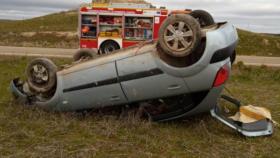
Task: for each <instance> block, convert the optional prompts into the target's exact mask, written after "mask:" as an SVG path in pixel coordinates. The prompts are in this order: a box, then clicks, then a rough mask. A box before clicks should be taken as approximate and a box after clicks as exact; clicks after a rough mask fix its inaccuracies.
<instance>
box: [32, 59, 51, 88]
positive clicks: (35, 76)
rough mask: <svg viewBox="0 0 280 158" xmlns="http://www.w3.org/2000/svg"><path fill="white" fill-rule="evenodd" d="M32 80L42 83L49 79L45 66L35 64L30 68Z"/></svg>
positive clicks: (38, 83)
mask: <svg viewBox="0 0 280 158" xmlns="http://www.w3.org/2000/svg"><path fill="white" fill-rule="evenodd" d="M31 75H32V76H31V77H32V81H33V82H34V83H35V84H37V85H44V84H46V83H48V81H49V74H48V70H47V68H46V67H44V66H43V65H41V64H36V65H34V66H33V67H32V69H31Z"/></svg>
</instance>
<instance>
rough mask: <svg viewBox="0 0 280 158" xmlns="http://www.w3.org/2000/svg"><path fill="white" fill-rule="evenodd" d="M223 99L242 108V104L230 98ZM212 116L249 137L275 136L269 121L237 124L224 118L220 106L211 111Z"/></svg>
mask: <svg viewBox="0 0 280 158" xmlns="http://www.w3.org/2000/svg"><path fill="white" fill-rule="evenodd" d="M222 98H223V99H224V100H226V101H228V102H230V103H231V104H233V105H235V106H236V107H238V108H239V107H240V103H238V102H237V101H236V100H235V99H232V98H229V97H225V98H224V97H222ZM211 115H212V116H213V117H214V118H216V119H217V120H218V121H220V122H221V123H223V124H225V125H226V126H228V127H230V128H232V129H234V130H236V131H237V132H239V133H241V134H242V135H244V136H247V137H258V136H269V135H272V134H273V123H272V122H271V121H270V120H268V119H263V120H260V121H256V122H253V123H240V122H236V121H233V120H232V119H229V118H228V117H226V116H224V115H223V114H222V111H221V109H220V108H219V106H215V107H214V108H213V109H212V110H211Z"/></svg>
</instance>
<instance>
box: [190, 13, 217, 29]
mask: <svg viewBox="0 0 280 158" xmlns="http://www.w3.org/2000/svg"><path fill="white" fill-rule="evenodd" d="M190 15H191V16H192V17H194V18H195V19H196V20H197V21H198V22H199V24H200V27H201V28H203V27H207V26H210V25H214V24H215V21H214V18H213V16H212V15H211V14H210V13H208V12H207V11H204V10H194V11H192V13H191V14H190Z"/></svg>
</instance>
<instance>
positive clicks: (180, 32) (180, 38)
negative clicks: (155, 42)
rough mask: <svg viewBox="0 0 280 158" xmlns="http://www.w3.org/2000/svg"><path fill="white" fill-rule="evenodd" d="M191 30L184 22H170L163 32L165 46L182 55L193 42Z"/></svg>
mask: <svg viewBox="0 0 280 158" xmlns="http://www.w3.org/2000/svg"><path fill="white" fill-rule="evenodd" d="M193 35H194V33H193V31H192V29H191V28H190V27H189V25H187V24H186V23H185V22H183V21H180V22H175V23H173V24H170V25H169V26H168V27H167V28H166V30H165V33H164V42H165V44H166V45H167V47H168V48H169V49H171V50H173V51H174V52H173V53H174V54H176V55H184V54H185V52H182V51H184V50H187V49H188V48H189V47H190V46H191V45H192V44H193V42H194V39H193Z"/></svg>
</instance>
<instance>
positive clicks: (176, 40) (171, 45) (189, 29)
mask: <svg viewBox="0 0 280 158" xmlns="http://www.w3.org/2000/svg"><path fill="white" fill-rule="evenodd" d="M201 37H202V34H201V29H200V25H199V23H198V22H197V21H196V20H195V19H194V18H193V17H192V16H190V15H187V14H174V15H171V16H169V17H168V18H167V19H166V20H165V21H164V22H163V24H162V25H161V27H160V30H159V45H160V47H161V48H162V50H163V52H164V53H166V54H168V55H170V56H172V57H186V56H188V55H190V54H191V53H193V52H194V51H195V50H196V49H197V48H198V47H199V45H200V41H201Z"/></svg>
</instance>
